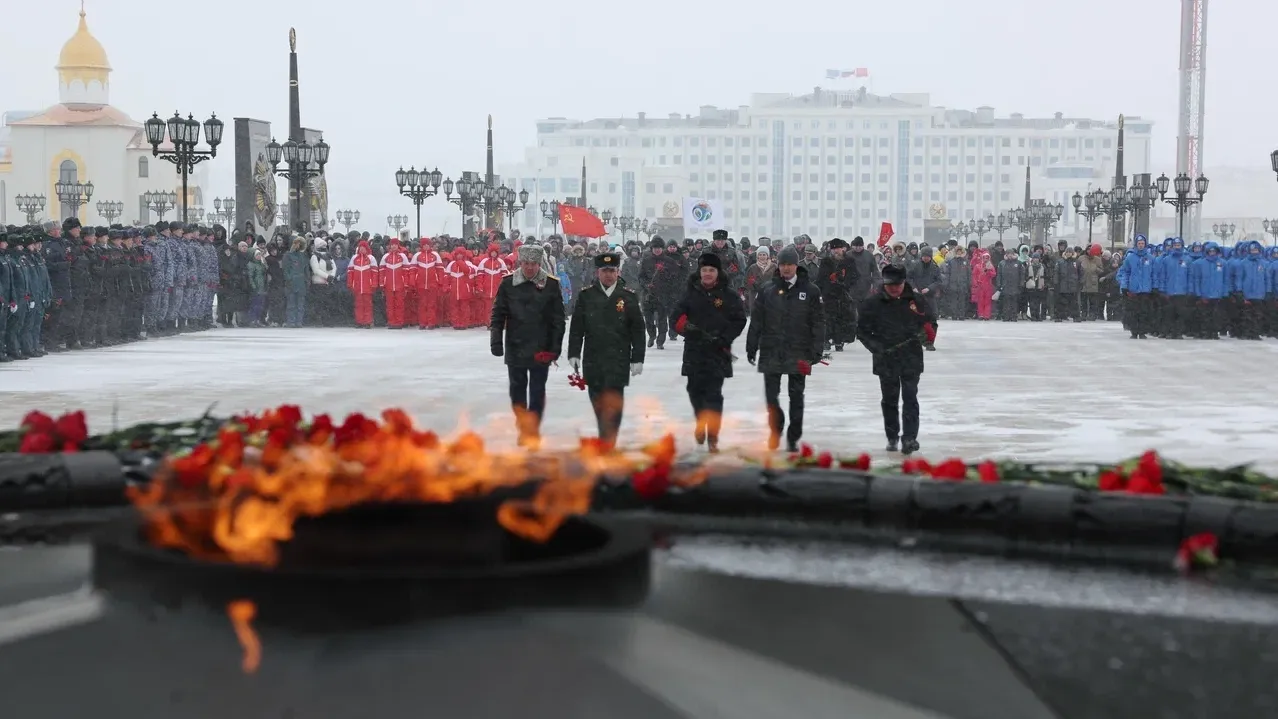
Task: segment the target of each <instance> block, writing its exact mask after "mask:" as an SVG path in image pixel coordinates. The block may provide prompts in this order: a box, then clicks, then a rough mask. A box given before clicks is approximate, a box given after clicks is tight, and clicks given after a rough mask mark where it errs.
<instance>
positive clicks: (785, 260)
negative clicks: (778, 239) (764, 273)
mask: <svg viewBox="0 0 1278 719" xmlns="http://www.w3.org/2000/svg"><path fill="white" fill-rule="evenodd" d="M777 264H778V265H797V264H799V251H798V250H796V249H794V245H790V246H789V247H787V248H785V249H784V250H781V252H780V254H778V255H777Z"/></svg>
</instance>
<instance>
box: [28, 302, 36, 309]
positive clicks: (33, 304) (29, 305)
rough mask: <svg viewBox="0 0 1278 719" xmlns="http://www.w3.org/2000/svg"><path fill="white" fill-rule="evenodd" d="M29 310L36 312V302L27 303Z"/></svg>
mask: <svg viewBox="0 0 1278 719" xmlns="http://www.w3.org/2000/svg"><path fill="white" fill-rule="evenodd" d="M27 309H29V310H34V309H35V300H32V301H30V302H28V303H27Z"/></svg>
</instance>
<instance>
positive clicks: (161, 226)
mask: <svg viewBox="0 0 1278 719" xmlns="http://www.w3.org/2000/svg"><path fill="white" fill-rule="evenodd" d="M167 229H169V223H168V222H165V221H164V220H160V221H159V222H157V223H155V231H156V232H164V231H165V230H167Z"/></svg>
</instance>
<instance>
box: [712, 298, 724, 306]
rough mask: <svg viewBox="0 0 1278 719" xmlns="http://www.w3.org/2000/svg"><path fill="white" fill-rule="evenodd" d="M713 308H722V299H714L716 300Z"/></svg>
mask: <svg viewBox="0 0 1278 719" xmlns="http://www.w3.org/2000/svg"><path fill="white" fill-rule="evenodd" d="M714 306H715V307H722V306H723V299H722V298H720V297H716V298H714Z"/></svg>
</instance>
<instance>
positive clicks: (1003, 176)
mask: <svg viewBox="0 0 1278 719" xmlns="http://www.w3.org/2000/svg"><path fill="white" fill-rule="evenodd" d="M998 178H999V182H1011V181H1012V176H1011V175H1009V174H1007V173H1006V172H1005V173H1003V174H1001V175H999V176H998Z"/></svg>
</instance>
